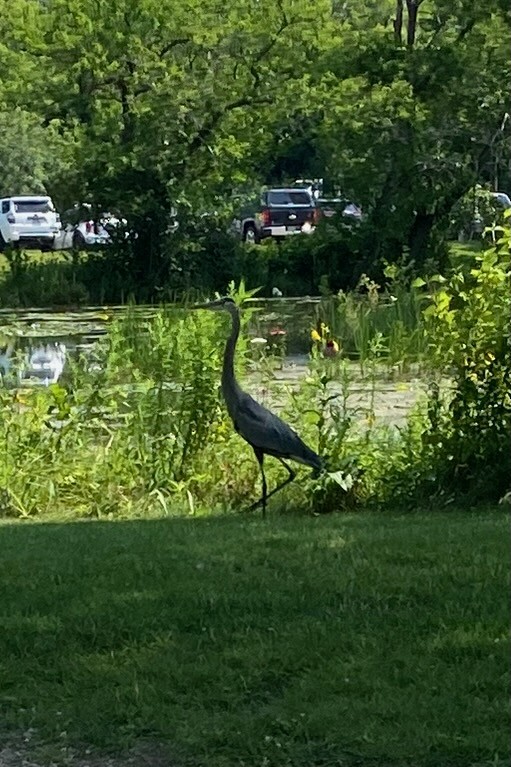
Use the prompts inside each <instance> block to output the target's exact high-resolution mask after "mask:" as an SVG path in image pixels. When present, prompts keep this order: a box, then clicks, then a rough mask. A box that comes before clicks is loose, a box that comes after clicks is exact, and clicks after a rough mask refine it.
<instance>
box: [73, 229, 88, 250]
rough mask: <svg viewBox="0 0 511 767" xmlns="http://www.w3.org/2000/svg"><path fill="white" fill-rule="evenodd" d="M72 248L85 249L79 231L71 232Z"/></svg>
mask: <svg viewBox="0 0 511 767" xmlns="http://www.w3.org/2000/svg"><path fill="white" fill-rule="evenodd" d="M73 250H85V240H84V238H83V235H82V234H81V233H80V232H73Z"/></svg>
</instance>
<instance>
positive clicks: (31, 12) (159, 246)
mask: <svg viewBox="0 0 511 767" xmlns="http://www.w3.org/2000/svg"><path fill="white" fill-rule="evenodd" d="M0 33H1V34H0V40H1V43H0V64H1V69H0V71H1V72H2V75H1V76H0V77H1V79H0V128H1V130H0V160H1V165H2V170H3V172H2V180H1V191H2V193H6V194H7V193H8V194H12V193H15V192H21V191H25V192H26V191H35V190H39V189H42V188H43V187H44V188H46V189H47V190H48V191H49V192H50V193H51V194H52V195H53V197H54V199H55V201H56V203H57V204H58V206H59V207H60V208H61V209H64V208H65V207H67V206H69V205H70V204H72V203H75V202H82V201H86V200H89V201H91V202H93V203H94V204H95V205H97V206H98V208H100V209H101V208H107V209H118V210H120V211H122V213H123V214H124V215H125V216H127V218H128V220H129V223H130V226H131V227H133V228H135V229H136V230H137V232H138V238H137V239H136V240H135V241H134V242H132V243H131V244H126V247H120V245H119V247H118V248H117V249H116V252H115V253H113V252H111V254H110V255H111V263H109V267H108V271H109V274H110V276H111V278H112V288H111V292H112V293H115V294H116V295H117V296H120V292H121V288H120V285H121V284H124V283H126V284H125V288H124V290H125V292H126V291H127V292H130V291H131V292H136V293H138V294H139V295H140V297H142V298H147V297H153V298H154V297H158V292H157V289H161V288H162V287H164V288H167V286H169V285H170V287H171V288H183V287H186V286H187V284H188V283H189V282H190V280H192V281H195V282H196V281H197V279H200V280H201V282H202V281H203V284H204V287H208V286H211V287H214V288H216V289H220V288H221V287H222V285H223V284H225V279H224V277H225V275H224V274H223V273H222V274H217V272H216V263H217V256H218V253H221V254H224V253H225V251H226V250H227V251H228V252H229V247H228V246H227V244H226V242H224V240H225V237H226V235H225V230H226V226H227V224H228V221H229V219H230V216H231V213H232V210H233V209H234V208H235V206H236V204H237V203H236V200H238V201H239V200H240V198H241V197H242V196H243V195H244V194H245V193H246V192H248V190H253V189H257V188H258V187H259V185H260V183H261V182H265V183H276V182H281V181H286V182H287V181H290V180H293V179H295V178H297V177H307V176H321V177H324V179H325V183H326V187H327V189H329V190H330V191H334V190H335V189H336V188H338V187H339V188H340V189H341V191H342V194H343V195H345V196H346V197H348V198H351V199H354V200H356V201H357V202H358V203H360V204H362V206H363V208H364V210H365V211H366V219H365V222H364V224H363V226H362V227H361V228H360V231H359V232H357V234H356V235H355V236H354V235H353V234H350V233H349V232H343V231H341V232H335V231H329V232H328V234H325V233H324V235H322V237H318V242H316V243H314V244H313V245H311V243H312V239H311V242H309V243H306V242H305V241H304V239H302V238H300V239H301V243H300V247H304V248H310V247H314V248H315V250H316V253H315V255H314V257H315V258H316V259H317V260H319V263H318V264H317V268H316V267H315V269H316V272H315V273H314V272H313V273H312V287H313V288H314V292H315V291H316V290H317V287H318V284H319V279H320V277H321V275H323V274H329V275H330V278H331V286H332V287H333V288H334V289H338V288H340V287H343V288H345V287H347V286H348V285H350V284H354V283H356V282H357V280H358V278H359V276H360V274H361V272H362V271H365V272H366V273H370V274H371V276H373V277H376V278H380V277H381V273H382V272H381V270H382V267H383V263H384V261H385V260H399V259H400V258H401V256H402V255H403V254H404V255H405V257H406V259H407V260H409V261H412V262H415V263H416V264H417V269H418V272H419V273H422V272H423V271H424V269H423V265H424V264H425V263H426V262H427V260H428V259H429V258H430V257H434V260H436V262H439V261H440V262H441V261H442V257H443V256H444V255H445V251H444V250H443V248H442V246H441V242H442V238H443V237H444V236H445V233H446V231H447V229H448V226H449V213H450V211H451V208H452V206H453V205H454V204H455V203H456V201H457V200H458V199H459V198H460V197H462V196H463V195H464V194H465V193H466V192H467V191H468V190H469V189H470V188H471V187H473V185H474V184H475V183H476V182H479V183H486V182H489V183H491V184H492V186H495V185H497V186H500V187H501V188H503V191H506V190H507V191H509V188H508V187H509V159H510V141H509V136H510V128H511V125H510V121H509V119H508V120H506V119H505V114H506V113H507V112H509V111H511V110H510V108H509V100H508V88H507V83H508V82H509V78H510V72H509V56H508V37H509V12H508V9H507V8H506V5H505V3H503V2H501V0H491V1H490V2H487V3H484V6H481V7H480V6H479V5H477V4H473V3H470V2H459V3H457V4H454V5H453V4H452V3H446V2H445V0H419V1H417V2H415V1H414V2H412V0H409V1H408V2H406V3H403V2H402V0H396V2H394V0H385V2H383V3H374V2H372V0H365V2H363V3H359V4H357V5H356V6H352V4H344V5H343V4H340V3H332V2H331V0H316V1H315V3H314V4H313V5H311V4H310V3H309V2H307V1H306V0H280V1H279V2H272V1H270V0H264V1H263V2H254V0H236V2H232V1H231V0H229V2H226V3H223V4H220V5H219V4H218V3H216V2H213V0H208V2H202V0H201V1H200V2H199V1H198V0H189V1H188V2H187V3H182V2H177V1H176V0H163V1H160V2H154V0H137V2H134V1H133V0H120V1H119V2H117V3H116V4H115V6H112V4H111V3H109V2H107V0H94V1H92V0H46V2H44V3H43V2H34V1H33V0H12V2H11V3H10V4H9V13H8V14H4V15H3V17H2V19H1V20H0ZM173 206H177V208H178V211H179V218H180V221H181V223H182V225H181V226H180V228H179V230H178V231H177V232H176V233H174V234H172V233H169V231H168V224H169V216H170V212H171V208H172V207H173ZM205 211H207V212H209V213H212V212H213V211H216V213H217V220H216V223H215V222H213V220H212V219H211V218H208V219H207V223H208V227H207V228H208V229H209V231H206V232H205V233H203V234H200V232H198V230H201V228H204V219H203V218H200V216H201V214H202V213H203V212H205ZM341 229H342V227H341ZM197 240H199V242H198V241H197ZM322 243H323V244H322ZM232 247H233V246H231V255H230V256H229V255H227V256H226V262H225V266H226V270H227V271H228V274H227V278H228V279H230V278H233V277H236V276H237V275H238V274H239V271H238V272H236V268H233V265H235V264H238V260H239V252H240V251H241V250H242V249H241V248H237V249H236V252H235V253H233V252H232ZM293 247H294V248H295V249H296V250H298V252H294V251H291V252H290V253H289V254H288V256H289V259H290V260H291V261H293V260H295V261H296V260H297V259H298V260H299V259H300V258H302V259H304V260H305V261H307V258H308V256H307V255H305V256H302V255H301V254H300V252H299V251H300V247H299V246H298V244H293ZM222 257H224V256H223V255H222ZM241 260H242V261H243V258H242V259H241ZM250 261H251V259H250V258H246V260H245V262H244V263H242V264H241V266H238V267H237V268H238V269H239V270H242V271H241V273H242V274H243V273H245V276H247V277H249V276H250V275H248V274H247V273H246V271H245V267H247V266H249V264H250ZM361 261H362V267H361V268H360V262H361ZM287 267H288V265H287V264H286V267H285V269H287ZM220 271H222V270H220ZM296 271H297V273H299V271H300V267H299V266H297V268H296ZM283 272H284V270H280V274H282V273H283ZM90 282H91V283H92V282H93V279H91V280H90ZM211 282H213V283H215V284H213V285H210V283H211ZM256 284H269V286H270V287H271V282H269V283H266V282H261V281H260V280H256ZM288 292H291V291H288ZM105 293H108V291H105Z"/></svg>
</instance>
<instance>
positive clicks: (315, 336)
mask: <svg viewBox="0 0 511 767" xmlns="http://www.w3.org/2000/svg"><path fill="white" fill-rule="evenodd" d="M311 338H312V340H313V341H321V336H320V335H319V333H318V331H317V330H311Z"/></svg>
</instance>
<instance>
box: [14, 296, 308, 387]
mask: <svg viewBox="0 0 511 767" xmlns="http://www.w3.org/2000/svg"><path fill="white" fill-rule="evenodd" d="M318 302H319V299H317V298H309V297H305V298H273V299H250V300H248V301H247V302H246V306H247V307H249V308H250V309H252V310H254V311H253V313H252V317H251V321H250V327H249V332H250V334H251V335H252V336H253V337H263V338H267V339H269V340H270V341H271V340H272V338H273V336H274V335H275V333H278V334H279V338H280V340H282V341H283V344H284V347H285V350H286V354H287V355H290V356H296V355H303V354H307V353H308V352H309V350H310V329H311V327H312V326H313V324H314V318H315V310H316V307H317V304H318ZM131 311H134V312H135V313H136V315H137V317H139V318H140V319H148V318H151V317H152V316H153V315H154V314H155V312H156V311H158V307H153V306H139V307H136V308H135V309H133V308H131ZM125 312H126V307H123V306H110V307H87V308H85V309H83V310H77V311H68V312H63V311H52V310H49V311H48V310H44V311H41V310H37V309H20V310H5V309H2V310H0V379H1V382H2V383H3V384H4V385H18V386H19V385H23V386H25V385H30V384H40V385H46V386H47V385H49V384H50V383H55V382H56V381H58V380H59V377H60V376H61V374H62V372H63V370H64V368H65V362H66V359H70V358H73V357H76V356H77V355H78V353H79V352H88V351H89V350H90V349H91V348H92V347H93V345H94V344H95V343H96V341H97V340H98V338H100V337H101V336H103V335H105V333H107V330H108V325H109V323H110V322H111V321H112V319H114V318H116V317H120V316H122V315H123V314H124V313H125Z"/></svg>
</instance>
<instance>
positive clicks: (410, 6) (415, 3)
mask: <svg viewBox="0 0 511 767" xmlns="http://www.w3.org/2000/svg"><path fill="white" fill-rule="evenodd" d="M419 5H420V0H406V7H407V10H408V26H407V30H406V44H407V45H408V47H409V48H413V46H414V44H415V33H416V31H417V14H418V12H419Z"/></svg>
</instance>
